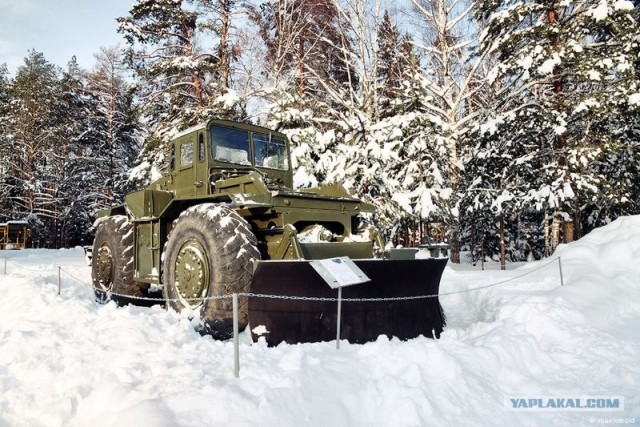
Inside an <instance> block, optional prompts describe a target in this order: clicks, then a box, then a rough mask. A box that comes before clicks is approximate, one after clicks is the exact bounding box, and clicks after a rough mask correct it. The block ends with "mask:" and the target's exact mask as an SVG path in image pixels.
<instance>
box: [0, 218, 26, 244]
mask: <svg viewBox="0 0 640 427" xmlns="http://www.w3.org/2000/svg"><path fill="white" fill-rule="evenodd" d="M29 234H30V229H29V225H28V224H27V222H26V221H7V222H0V250H3V249H24V248H26V247H27V243H28V240H29Z"/></svg>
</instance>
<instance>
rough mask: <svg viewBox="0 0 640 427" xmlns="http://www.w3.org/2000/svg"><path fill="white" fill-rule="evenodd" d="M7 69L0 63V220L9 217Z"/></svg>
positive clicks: (9, 140) (8, 87)
mask: <svg viewBox="0 0 640 427" xmlns="http://www.w3.org/2000/svg"><path fill="white" fill-rule="evenodd" d="M10 84H11V83H10V80H9V71H8V69H7V66H6V64H0V159H1V160H0V220H7V219H9V217H8V214H9V208H10V205H9V198H8V197H9V194H8V191H7V189H8V187H7V184H8V178H9V176H8V171H9V165H10V162H9V159H10V157H9V156H10V152H11V137H10V135H9V129H10V126H9V102H10V98H9V91H10Z"/></svg>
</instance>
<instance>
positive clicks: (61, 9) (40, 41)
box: [0, 0, 135, 74]
mask: <svg viewBox="0 0 640 427" xmlns="http://www.w3.org/2000/svg"><path fill="white" fill-rule="evenodd" d="M134 2H135V0H0V64H2V63H6V64H7V66H8V67H9V72H10V73H11V74H14V73H15V70H16V68H17V67H18V66H19V65H21V64H22V63H23V60H24V57H25V56H27V52H28V51H29V50H31V49H35V50H37V51H39V52H42V53H43V54H44V56H45V58H46V59H47V60H48V61H49V62H52V63H54V64H56V65H59V66H61V67H66V65H67V62H69V60H70V59H71V57H72V56H73V55H76V57H77V59H78V63H79V64H80V66H82V67H84V68H91V67H92V66H93V64H94V59H93V54H94V53H96V52H97V51H98V50H99V48H100V46H114V45H117V44H121V45H123V46H124V39H123V38H122V36H121V35H120V34H118V32H117V30H116V26H117V23H116V21H115V18H116V17H118V16H125V15H127V14H128V12H129V9H130V8H131V6H132V5H133V4H134Z"/></svg>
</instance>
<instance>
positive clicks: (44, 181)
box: [3, 51, 60, 247]
mask: <svg viewBox="0 0 640 427" xmlns="http://www.w3.org/2000/svg"><path fill="white" fill-rule="evenodd" d="M10 96H11V99H12V101H11V103H10V108H9V112H8V116H9V118H10V129H9V133H10V134H11V135H12V144H11V149H10V156H9V158H8V159H6V161H7V162H8V167H7V175H8V177H9V179H8V180H6V181H5V183H4V184H3V186H4V191H5V192H7V193H8V196H9V199H10V201H11V205H12V210H11V212H10V214H11V216H12V217H13V218H19V219H22V218H25V217H27V216H28V215H32V216H35V217H37V218H38V219H39V221H36V222H38V223H42V224H43V227H42V228H41V229H36V230H35V231H34V233H33V234H32V238H33V241H34V244H36V245H44V246H49V247H53V246H54V245H55V237H56V233H55V221H56V219H57V218H58V214H59V212H58V210H57V209H58V204H59V202H60V200H59V197H60V195H59V194H58V192H57V190H58V189H57V185H56V181H55V178H54V174H55V171H56V170H57V169H56V168H57V163H56V162H57V157H56V154H55V153H56V150H57V149H58V143H59V132H60V128H59V126H58V124H59V123H60V109H59V108H58V107H59V99H60V84H59V78H58V69H57V68H56V67H55V66H54V65H53V64H51V63H49V62H48V61H47V60H46V59H45V58H44V56H43V55H42V53H39V52H36V51H30V52H29V55H28V56H27V57H26V58H25V62H24V65H22V66H20V67H19V68H18V70H17V72H16V76H15V79H14V84H13V85H12V87H11V90H10Z"/></svg>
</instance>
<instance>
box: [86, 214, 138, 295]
mask: <svg viewBox="0 0 640 427" xmlns="http://www.w3.org/2000/svg"><path fill="white" fill-rule="evenodd" d="M92 253H93V257H92V260H91V279H92V282H93V291H94V294H95V296H96V301H98V302H100V303H106V302H108V301H109V300H110V299H113V300H114V301H115V302H116V303H117V304H118V305H125V304H129V303H135V302H137V301H136V300H134V299H131V298H127V297H126V296H133V297H144V296H146V293H147V290H148V288H149V285H148V284H145V283H140V282H136V281H135V280H133V274H134V265H133V225H132V224H131V223H130V222H129V220H128V219H127V217H126V216H124V215H114V216H111V217H108V218H106V219H104V220H102V221H101V222H100V223H99V224H98V226H97V228H96V235H95V238H94V240H93V252H92ZM113 294H118V295H113ZM120 295H125V296H120Z"/></svg>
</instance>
